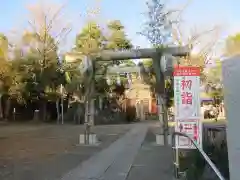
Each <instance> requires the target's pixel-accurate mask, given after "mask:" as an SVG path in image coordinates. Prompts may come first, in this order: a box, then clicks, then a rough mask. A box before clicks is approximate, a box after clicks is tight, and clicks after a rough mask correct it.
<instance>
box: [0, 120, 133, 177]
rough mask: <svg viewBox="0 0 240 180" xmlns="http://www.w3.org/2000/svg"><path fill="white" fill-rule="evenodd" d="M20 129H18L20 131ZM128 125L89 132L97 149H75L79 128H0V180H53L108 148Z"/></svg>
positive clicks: (98, 127) (83, 147)
mask: <svg viewBox="0 0 240 180" xmlns="http://www.w3.org/2000/svg"><path fill="white" fill-rule="evenodd" d="M21 128H22V129H21ZM130 128H131V125H129V124H127V125H106V126H97V127H95V128H93V132H95V133H96V134H98V137H99V139H100V141H101V144H100V145H99V146H94V147H93V146H91V147H89V146H79V145H78V137H79V134H80V133H83V132H84V127H83V126H73V125H64V126H60V125H59V126H57V125H46V126H45V125H40V126H39V127H36V126H34V125H32V126H21V125H20V126H4V127H0V179H1V180H28V179H29V180H53V179H56V178H59V177H61V175H63V174H65V173H66V172H68V171H69V170H71V169H73V168H75V167H76V166H77V165H79V164H80V163H81V162H83V161H84V160H86V159H88V158H89V157H90V156H92V155H94V154H95V153H97V152H99V151H101V150H102V149H103V148H106V147H108V146H109V145H110V144H111V143H112V142H113V141H115V140H117V139H118V138H119V137H121V136H122V135H123V134H125V133H126V132H127V131H128V130H129V129H130Z"/></svg>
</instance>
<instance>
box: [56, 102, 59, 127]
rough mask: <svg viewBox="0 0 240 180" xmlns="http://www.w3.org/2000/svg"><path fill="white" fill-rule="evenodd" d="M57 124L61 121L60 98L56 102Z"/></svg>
mask: <svg viewBox="0 0 240 180" xmlns="http://www.w3.org/2000/svg"><path fill="white" fill-rule="evenodd" d="M56 110H57V123H59V121H60V110H59V98H58V99H57V100H56Z"/></svg>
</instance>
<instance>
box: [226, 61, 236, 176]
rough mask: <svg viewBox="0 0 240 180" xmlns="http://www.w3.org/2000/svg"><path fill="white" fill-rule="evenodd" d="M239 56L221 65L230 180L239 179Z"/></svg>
mask: <svg viewBox="0 0 240 180" xmlns="http://www.w3.org/2000/svg"><path fill="white" fill-rule="evenodd" d="M239 69H240V56H234V57H232V58H228V59H225V60H224V61H223V63H222V72H223V86H224V106H225V110H226V120H227V121H228V124H227V144H228V161H229V172H230V179H231V180H239V177H240V171H239V167H240V141H239V136H240V131H239V128H240V120H239V117H240V111H239V107H240V95H239V92H240V85H239V83H238V82H239V77H240V71H239Z"/></svg>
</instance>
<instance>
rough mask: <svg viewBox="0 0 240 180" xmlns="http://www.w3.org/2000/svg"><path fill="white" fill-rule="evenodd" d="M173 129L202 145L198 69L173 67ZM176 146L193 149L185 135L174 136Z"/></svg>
mask: <svg viewBox="0 0 240 180" xmlns="http://www.w3.org/2000/svg"><path fill="white" fill-rule="evenodd" d="M173 75H174V104H175V108H174V109H175V122H176V124H175V131H177V132H182V133H185V134H187V135H189V136H190V137H192V139H193V140H194V141H195V142H196V143H197V144H198V145H199V146H200V147H202V123H201V114H200V69H199V68H198V67H176V68H175V69H174V73H173ZM175 142H176V148H178V149H195V147H194V145H193V144H192V143H191V141H190V140H189V139H187V138H186V137H180V136H178V137H177V138H176V141H175Z"/></svg>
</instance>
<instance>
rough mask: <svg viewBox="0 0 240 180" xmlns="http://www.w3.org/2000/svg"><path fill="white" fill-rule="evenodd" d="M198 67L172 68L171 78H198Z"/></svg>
mask: <svg viewBox="0 0 240 180" xmlns="http://www.w3.org/2000/svg"><path fill="white" fill-rule="evenodd" d="M200 72H201V71H200V68H199V67H190V66H180V67H179V66H177V67H175V68H174V72H173V76H200Z"/></svg>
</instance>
